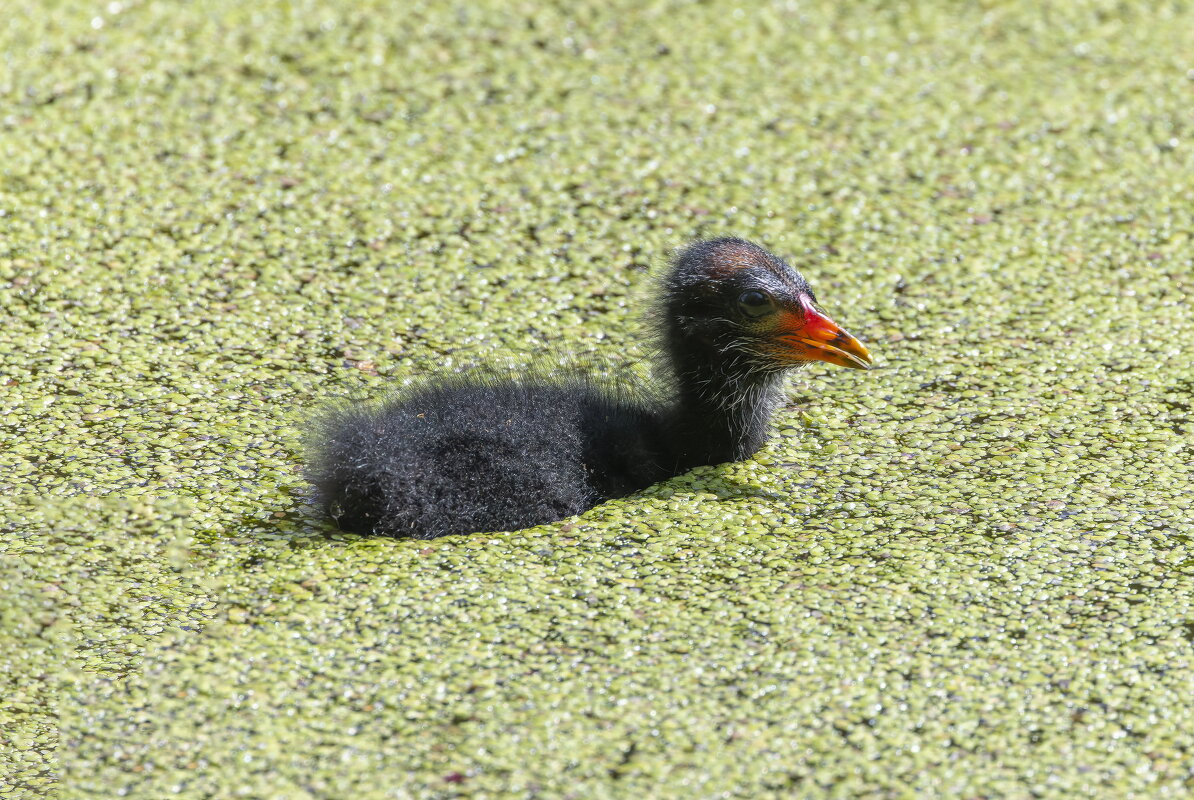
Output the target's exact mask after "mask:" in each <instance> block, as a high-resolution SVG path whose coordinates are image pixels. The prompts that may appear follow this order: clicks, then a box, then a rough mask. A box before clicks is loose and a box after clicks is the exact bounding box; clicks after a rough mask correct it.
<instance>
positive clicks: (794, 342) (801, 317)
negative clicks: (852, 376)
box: [776, 297, 872, 369]
mask: <svg viewBox="0 0 1194 800" xmlns="http://www.w3.org/2000/svg"><path fill="white" fill-rule="evenodd" d="M800 304H801V305H802V306H803V309H802V311H803V313H801V312H800V311H781V312H780V318H779V320H778V322H779V324H778V326H777V330H776V334H777V336H776V340H777V341H778V342H780V343H781V344H782V345H783V350H782V354H783V357H784V358H785V359H791V360H792V361H827V362H829V363H830V364H837V365H838V366H839V367H851V368H852V369H870V366H871V361H872V359H871V354H870V352H869V351H867V349H866V348H865V347H863V345H862V342H860V341H858V340H857V339H855V338H854V337H853V336H851V335H850V334H848V333H846V332H845V331H844V330H842V329H841V328H839V327H838V325H837V323H836V322H834V321H833V320H831V319H830V318H829V317H827V316H825V315H824V314H822V313H821V312H820V311H818V310H817V309H816V308H814V307H813V302H812V300H811V299H810V298H808V297H801V298H800Z"/></svg>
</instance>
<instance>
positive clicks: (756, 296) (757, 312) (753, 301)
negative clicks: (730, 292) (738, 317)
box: [738, 291, 774, 319]
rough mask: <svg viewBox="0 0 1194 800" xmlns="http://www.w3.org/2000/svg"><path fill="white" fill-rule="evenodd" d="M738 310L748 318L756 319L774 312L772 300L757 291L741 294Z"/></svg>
mask: <svg viewBox="0 0 1194 800" xmlns="http://www.w3.org/2000/svg"><path fill="white" fill-rule="evenodd" d="M738 308H739V309H741V311H742V313H743V314H745V315H746V316H748V317H752V318H755V319H757V318H758V317H762V316H765V315H767V314H770V313H771V312H772V311H773V310H774V307H773V306H772V304H771V298H770V297H768V296H767V295H765V294H764V293H763V292H755V291H751V292H743V293H742V294H740V295H739V296H738Z"/></svg>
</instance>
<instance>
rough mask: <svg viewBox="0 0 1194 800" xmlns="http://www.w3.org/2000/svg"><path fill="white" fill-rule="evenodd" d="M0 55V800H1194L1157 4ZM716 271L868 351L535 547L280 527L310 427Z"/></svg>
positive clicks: (1172, 242)
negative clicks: (775, 282)
mask: <svg viewBox="0 0 1194 800" xmlns="http://www.w3.org/2000/svg"><path fill="white" fill-rule="evenodd" d="M0 52H3V53H4V54H5V57H4V58H3V60H2V61H0V302H3V304H4V315H5V316H4V319H5V323H4V325H3V326H0V387H2V389H3V391H2V393H0V423H2V424H0V487H2V488H3V492H2V495H0V520H3V522H2V523H0V525H2V530H3V538H2V539H0V548H2V549H3V554H4V557H3V559H0V570H2V571H0V586H2V587H3V591H0V621H2V623H3V632H2V634H0V635H2V636H3V637H4V639H5V642H4V643H3V644H2V645H0V653H2V654H3V655H2V656H0V659H2V666H3V669H0V676H3V677H0V681H3V687H2V688H3V691H2V692H0V697H2V698H3V699H2V700H0V765H2V771H0V796H4V797H34V796H52V795H57V796H59V797H63V798H76V797H111V796H128V797H193V798H200V797H234V796H239V797H270V798H274V797H285V798H343V797H356V798H407V797H419V798H422V797H429V798H449V797H473V796H475V797H543V798H554V797H578V798H579V797H584V798H590V797H592V798H599V797H647V796H653V797H683V798H692V797H750V798H759V797H771V796H774V797H792V796H802V797H877V798H878V797H890V798H896V797H928V796H943V797H1059V798H1060V797H1067V798H1068V797H1116V798H1122V797H1180V796H1185V795H1187V794H1188V793H1189V792H1190V791H1191V790H1194V712H1192V711H1191V704H1190V697H1191V696H1192V692H1194V664H1192V659H1194V608H1192V607H1191V601H1192V597H1194V589H1192V582H1191V575H1192V573H1194V552H1192V547H1191V535H1192V533H1191V530H1192V528H1191V511H1190V500H1189V497H1190V489H1191V474H1190V473H1191V469H1190V462H1191V452H1190V441H1191V439H1190V437H1191V433H1192V431H1194V422H1192V419H1191V405H1192V403H1194V398H1192V394H1194V367H1192V366H1191V360H1190V358H1189V357H1188V351H1189V345H1190V342H1192V341H1194V312H1192V311H1191V309H1190V295H1191V289H1192V287H1194V264H1192V253H1194V247H1192V242H1191V230H1192V228H1191V224H1192V218H1191V209H1192V208H1194V206H1192V199H1194V198H1192V192H1191V189H1190V186H1191V185H1194V160H1192V159H1191V156H1190V148H1191V145H1192V144H1194V142H1192V141H1191V128H1192V126H1194V119H1192V118H1191V112H1190V109H1191V97H1192V96H1194V95H1192V92H1194V59H1192V56H1191V54H1192V53H1194V15H1192V14H1191V12H1190V11H1189V10H1187V9H1185V8H1183V7H1182V6H1181V5H1180V4H1112V3H1104V2H1091V3H1065V4H1055V5H1050V6H1049V7H1048V8H1047V9H1042V8H1039V7H1038V5H1037V4H1034V3H1017V2H1009V3H1000V4H976V5H972V6H961V5H958V4H945V3H942V4H936V5H932V4H930V5H923V4H916V5H899V4H886V3H856V4H850V5H849V7H842V5H841V4H836V3H828V2H799V3H796V2H781V3H773V4H766V5H762V6H759V7H757V8H755V7H748V6H738V5H734V4H730V3H721V2H709V3H679V2H677V3H649V4H647V5H645V6H644V5H642V4H639V3H614V4H601V5H597V6H593V7H578V8H571V7H566V6H564V7H556V6H548V5H539V4H534V3H522V4H507V3H490V4H449V3H425V4H410V3H392V4H391V3H379V2H365V3H361V4H357V5H355V6H354V7H352V8H343V7H341V4H332V3H322V4H321V3H313V2H295V3H291V2H264V3H260V4H247V3H231V2H222V1H217V2H211V3H206V4H201V5H199V6H191V5H178V4H168V3H162V2H151V1H143V0H120V2H112V3H107V4H99V3H82V2H55V3H39V4H25V5H15V6H13V7H12V8H8V9H6V13H5V14H4V21H3V23H2V24H0ZM719 234H732V235H739V236H743V237H747V238H751V239H757V240H759V241H761V242H763V243H764V244H766V245H768V246H770V247H772V248H773V249H775V250H776V251H778V252H781V253H783V254H785V255H786V256H788V257H789V258H790V259H791V260H792V261H793V263H795V264H797V265H798V266H800V268H801V269H802V270H803V271H804V272H805V274H806V275H807V276H808V277H809V279H810V280H811V281H812V283H813V285H814V286H815V287H816V289H817V290H818V294H819V297H820V299H821V301H822V303H823V304H824V306H825V307H826V309H827V310H828V311H829V313H830V314H831V315H832V316H834V318H835V319H837V320H838V321H840V322H841V323H842V324H843V325H844V326H845V327H846V328H847V329H849V330H850V331H851V332H853V333H855V334H856V335H858V336H859V337H860V338H861V339H863V340H864V341H865V342H867V344H868V345H870V346H871V348H872V351H873V352H874V353H875V355H876V357H877V360H878V362H879V365H880V369H877V370H875V371H872V372H870V373H857V372H854V371H847V370H833V369H831V368H827V367H826V368H822V367H812V368H810V369H809V370H808V371H807V372H805V373H803V374H801V375H800V376H799V377H798V378H797V379H795V380H794V382H793V384H792V390H791V402H790V404H789V405H788V406H787V407H786V408H785V409H784V410H783V412H782V413H781V414H780V416H779V418H778V420H777V433H778V435H777V437H776V439H775V441H774V443H773V444H772V445H771V446H770V447H768V448H767V449H766V450H764V451H763V452H762V453H760V454H759V455H758V457H756V458H755V459H752V460H751V461H749V462H746V463H742V464H731V465H721V466H716V467H709V468H704V469H699V470H696V471H694V472H693V473H690V474H688V475H685V476H683V477H680V478H678V479H676V480H673V481H671V482H668V483H665V484H661V485H659V486H656V487H653V488H651V489H650V490H648V491H646V492H643V493H642V494H640V495H637V496H635V497H632V498H629V499H627V500H624V501H620V502H615V503H610V504H607V505H604V506H601V507H598V508H596V509H594V510H593V511H591V512H589V513H587V514H585V515H584V516H582V517H579V518H575V519H571V520H566V521H563V522H561V523H558V524H554V525H548V526H544V527H542V528H536V529H531V530H527V531H522V532H517V533H511V534H478V535H475V536H462V537H452V538H447V539H442V540H436V541H433V542H405V541H390V540H370V539H362V538H356V537H351V536H347V535H343V534H339V533H337V532H334V531H331V530H329V529H328V528H327V526H326V525H324V524H323V522H322V521H321V520H320V519H319V518H318V516H317V515H316V514H315V513H314V509H313V508H312V507H311V506H310V505H309V503H308V501H307V499H306V495H305V489H304V487H303V484H302V481H301V478H300V475H299V468H300V463H301V457H300V455H301V454H300V449H299V441H300V438H301V423H302V420H303V419H304V418H305V416H306V415H307V414H308V413H309V412H310V411H311V410H312V409H314V408H317V407H318V406H320V405H321V404H323V403H325V402H327V401H329V400H331V399H333V398H337V397H344V396H351V397H367V396H376V395H377V394H379V393H380V392H382V391H384V390H385V388H386V387H388V386H393V385H396V384H402V383H403V382H406V381H409V380H411V379H413V378H415V377H416V376H418V375H420V374H423V373H425V372H427V371H431V370H445V369H447V370H452V369H458V368H463V367H466V366H468V365H475V364H489V365H495V366H498V367H499V368H502V367H506V366H517V365H519V364H525V363H528V362H529V361H530V360H532V359H534V358H536V357H544V356H546V357H549V358H555V357H557V356H558V355H559V354H561V353H566V354H569V357H571V358H578V359H581V360H590V361H596V362H598V363H601V364H603V365H604V364H616V365H623V366H626V367H629V368H631V369H640V368H641V367H636V366H634V364H635V362H636V361H637V360H639V359H641V358H643V357H644V355H645V353H644V351H643V349H642V347H641V344H640V343H641V338H639V337H638V336H637V335H636V331H637V327H636V324H635V322H636V317H637V316H638V315H640V314H641V313H642V311H643V309H644V308H645V304H644V300H643V298H644V296H645V293H646V292H647V290H648V288H649V282H650V279H649V276H648V274H647V273H648V268H649V267H651V266H653V265H658V264H659V263H660V262H662V261H663V260H664V259H665V258H666V254H667V252H668V249H669V248H671V247H674V246H676V245H678V244H681V243H683V242H685V241H688V240H690V239H691V238H694V237H697V236H706V235H719Z"/></svg>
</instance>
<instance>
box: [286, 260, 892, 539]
mask: <svg viewBox="0 0 1194 800" xmlns="http://www.w3.org/2000/svg"><path fill="white" fill-rule="evenodd" d="M661 294H662V297H661V305H660V307H659V309H658V312H659V316H660V318H659V320H658V321H657V323H656V326H657V328H658V331H657V333H658V340H659V342H658V343H659V352H658V358H657V364H656V373H657V374H656V375H655V380H654V382H653V383H651V384H649V385H642V386H633V387H625V386H618V385H611V384H605V383H602V382H600V381H598V380H597V379H596V378H593V377H590V376H587V375H583V374H581V375H575V376H572V377H569V378H565V379H562V380H556V379H550V378H546V377H534V376H523V377H510V378H504V377H503V378H499V377H493V376H489V377H478V376H476V375H473V376H470V375H467V374H466V375H457V376H450V377H444V378H440V379H438V380H432V381H430V382H427V383H423V384H421V385H419V386H416V387H415V388H414V389H412V390H409V391H407V392H405V393H401V394H399V395H396V396H395V397H393V398H391V399H390V400H388V401H385V402H383V403H381V404H379V405H354V406H345V407H342V408H339V409H335V410H333V411H331V412H329V413H328V414H326V415H325V416H324V417H323V418H322V419H321V421H320V422H319V424H317V425H316V428H315V431H314V434H313V436H312V437H311V443H310V445H309V450H310V459H309V464H308V468H307V476H308V478H309V479H310V480H311V482H312V483H313V484H314V485H315V487H316V490H317V492H318V495H319V499H320V501H321V502H322V504H323V506H324V508H325V510H326V511H327V513H328V515H329V516H330V517H331V518H332V519H333V520H334V521H335V522H336V524H337V525H338V526H339V527H340V528H342V529H344V530H347V531H351V532H355V533H364V534H381V535H389V536H406V537H412V538H416V539H432V538H435V537H438V536H444V535H446V534H453V533H470V532H480V531H501V530H517V529H519V528H526V527H530V526H532V525H539V524H543V523H546V522H553V521H555V520H559V519H563V518H565V517H568V516H571V515H573V514H579V513H581V512H582V511H585V510H586V509H589V508H592V507H593V506H595V505H597V504H598V503H601V502H604V501H605V500H609V499H612V498H616V497H623V496H625V495H628V494H630V493H632V492H635V491H637V490H639V489H643V488H645V487H647V486H650V485H651V484H653V483H657V482H659V481H661V480H665V479H667V478H671V477H673V476H676V475H679V474H681V473H684V472H687V471H688V470H690V469H692V468H694V467H697V466H701V465H704V464H719V463H722V462H725V461H738V460H741V459H744V458H747V457H749V456H750V455H752V454H753V453H755V452H756V451H757V450H758V449H759V448H760V447H762V446H763V444H764V443H765V442H766V439H767V435H768V430H769V423H770V418H771V416H772V414H773V413H774V411H775V410H776V409H777V408H778V406H779V405H780V403H781V402H782V399H783V393H782V380H783V375H784V373H785V372H787V371H788V370H790V369H792V368H794V367H798V366H801V365H803V364H805V363H808V362H810V361H825V362H828V363H831V364H837V365H840V366H845V367H853V368H856V369H867V368H868V367H869V365H870V363H871V357H870V354H869V353H868V352H867V350H866V348H865V347H863V345H862V344H861V343H859V342H858V340H857V339H855V338H854V337H852V336H851V335H850V334H848V333H846V332H845V331H843V330H842V329H841V328H839V327H838V326H837V325H836V324H835V323H834V322H833V321H832V320H830V319H829V318H828V317H827V316H825V314H823V313H822V312H821V311H820V310H819V309H818V308H817V305H816V298H815V296H814V294H813V291H812V289H811V288H810V287H809V285H808V283H807V282H806V281H805V280H804V278H803V276H801V275H800V273H799V272H797V271H796V270H795V269H793V268H792V267H790V266H789V265H788V264H787V263H785V262H784V261H783V260H782V259H780V258H779V257H777V256H775V255H774V254H772V253H770V252H768V251H767V250H765V249H763V248H762V247H760V246H758V245H756V244H752V243H750V242H747V241H744V240H741V239H730V238H725V239H714V240H710V241H705V242H697V243H696V244H692V245H690V246H688V247H686V248H684V249H683V250H681V251H680V252H679V254H678V255H677V256H676V258H675V260H674V261H673V263H672V265H671V268H670V271H669V272H668V273H667V275H666V276H665V278H664V280H663V285H662V287H661Z"/></svg>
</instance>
